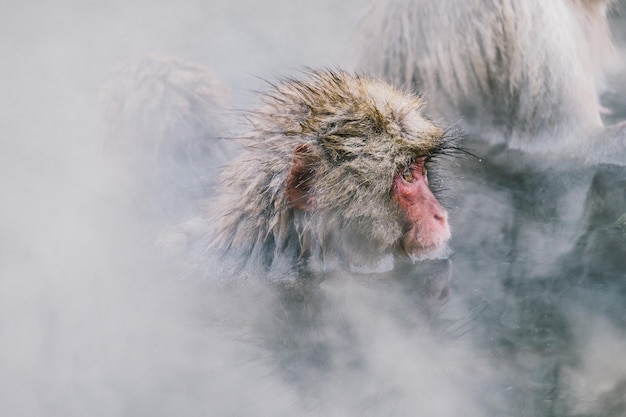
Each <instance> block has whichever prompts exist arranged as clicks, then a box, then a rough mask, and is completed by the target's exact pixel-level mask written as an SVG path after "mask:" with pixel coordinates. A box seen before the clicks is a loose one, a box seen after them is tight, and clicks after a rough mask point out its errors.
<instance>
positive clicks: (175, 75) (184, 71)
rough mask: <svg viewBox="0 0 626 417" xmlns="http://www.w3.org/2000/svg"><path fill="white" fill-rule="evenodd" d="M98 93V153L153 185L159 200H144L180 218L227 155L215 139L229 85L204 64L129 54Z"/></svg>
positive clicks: (223, 125) (224, 120)
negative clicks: (100, 144) (100, 142)
mask: <svg viewBox="0 0 626 417" xmlns="http://www.w3.org/2000/svg"><path fill="white" fill-rule="evenodd" d="M101 96H102V97H101V98H102V100H101V101H102V124H103V150H104V153H105V155H107V156H109V157H112V159H117V160H120V161H122V162H123V165H125V167H126V168H127V169H129V170H130V171H132V175H133V176H134V177H135V178H136V179H137V180H139V181H143V183H142V185H141V187H143V188H144V189H149V190H152V193H151V195H152V196H153V197H154V198H153V199H156V200H158V201H155V202H150V203H148V205H151V206H154V207H159V208H163V209H164V211H166V212H170V213H173V214H174V215H178V216H179V215H180V214H181V212H185V211H187V212H188V211H189V210H188V207H185V206H191V205H193V204H191V201H192V200H200V199H202V198H204V197H206V194H207V189H210V188H211V187H212V184H213V183H214V181H212V178H215V177H216V176H217V173H218V169H219V168H221V166H222V165H223V164H224V162H225V160H226V156H227V155H228V148H227V147H226V146H225V145H224V143H223V141H220V140H219V139H220V138H221V137H222V136H223V135H225V134H226V132H227V129H228V124H229V118H228V117H227V115H226V113H227V110H228V109H229V107H230V104H229V101H230V98H229V91H228V88H227V87H226V86H225V85H224V84H222V83H221V82H219V81H217V80H216V78H215V77H214V76H213V74H212V73H211V71H210V70H209V69H207V68H205V67H202V66H199V65H194V64H191V63H188V62H185V61H181V60H177V59H173V58H169V57H158V56H142V57H137V58H132V59H129V60H127V61H125V62H123V63H121V64H120V65H118V66H117V68H116V69H115V70H114V71H113V72H112V73H111V75H110V77H109V79H108V81H107V82H106V84H105V85H104V88H103V90H102V94H101ZM143 191H145V190H143ZM148 192H149V191H148Z"/></svg>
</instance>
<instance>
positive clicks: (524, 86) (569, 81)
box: [360, 0, 621, 153]
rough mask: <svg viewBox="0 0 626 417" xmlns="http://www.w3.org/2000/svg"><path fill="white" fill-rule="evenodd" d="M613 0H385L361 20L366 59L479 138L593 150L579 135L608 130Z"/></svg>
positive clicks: (521, 145) (375, 69) (527, 145)
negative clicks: (605, 112)
mask: <svg viewBox="0 0 626 417" xmlns="http://www.w3.org/2000/svg"><path fill="white" fill-rule="evenodd" d="M611 3H612V2H611V1H610V0H550V1H546V0H488V1H484V0H380V1H377V2H375V4H374V7H373V8H372V10H371V11H370V14H369V15H368V17H367V18H366V19H365V21H364V23H363V26H362V30H363V34H362V39H363V40H364V45H363V47H362V50H363V54H362V57H361V64H360V65H361V68H362V69H366V70H368V71H371V72H372V73H374V74H377V75H381V76H383V77H385V78H386V79H387V80H389V81H392V82H395V83H397V84H399V85H402V86H410V87H412V88H413V89H415V90H416V91H420V92H422V93H423V95H424V97H425V98H426V99H427V100H428V103H429V107H428V109H427V111H428V112H429V113H430V114H431V115H433V116H435V117H443V118H445V119H447V120H460V121H461V123H462V124H463V125H464V127H465V128H466V130H467V131H468V133H470V134H473V135H478V136H481V137H484V138H488V139H490V140H491V142H496V143H502V142H505V143H507V144H509V145H510V146H512V147H516V148H521V149H533V148H537V147H539V148H541V149H545V146H546V144H547V143H548V142H549V144H550V146H552V145H556V144H557V143H559V141H560V140H563V147H562V148H561V150H562V151H564V152H566V153H567V152H571V153H580V152H583V153H584V152H587V151H588V150H589V149H588V148H584V149H581V148H580V143H579V142H580V138H581V137H585V138H589V137H590V136H593V135H594V134H597V133H598V132H600V131H601V129H602V120H601V117H600V112H601V110H602V107H601V106H600V103H599V91H600V90H601V88H602V86H603V84H604V75H605V71H606V70H607V68H609V67H610V66H611V65H612V63H614V58H615V57H614V53H613V52H614V51H613V44H612V40H611V35H610V31H609V26H608V19H607V13H608V10H609V8H610V5H611ZM576 138H578V140H577V139H576ZM559 147H560V146H559ZM618 148H619V147H618ZM620 149H621V148H620Z"/></svg>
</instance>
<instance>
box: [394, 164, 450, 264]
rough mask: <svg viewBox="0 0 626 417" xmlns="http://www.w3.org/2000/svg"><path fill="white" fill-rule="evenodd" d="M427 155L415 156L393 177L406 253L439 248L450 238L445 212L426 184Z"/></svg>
mask: <svg viewBox="0 0 626 417" xmlns="http://www.w3.org/2000/svg"><path fill="white" fill-rule="evenodd" d="M425 163H426V157H420V158H417V159H415V160H414V161H413V162H411V163H410V164H409V166H408V167H406V168H405V169H404V170H402V171H401V172H400V173H398V175H396V177H395V178H394V180H393V186H392V189H391V195H392V198H393V200H394V201H395V202H396V203H397V204H398V205H399V206H400V208H401V209H402V212H403V213H404V216H405V220H406V222H407V225H406V231H405V234H404V236H403V237H402V240H401V241H400V245H401V247H402V249H403V250H404V252H405V253H406V254H407V255H408V256H412V257H420V256H423V255H426V254H429V253H431V252H434V251H436V250H438V249H442V248H443V247H444V246H445V243H446V242H447V241H448V239H450V226H449V225H448V213H447V212H446V210H445V209H444V208H443V207H442V206H441V204H440V203H439V201H437V198H435V195H434V194H433V193H432V191H431V190H430V188H429V187H428V177H427V176H426V167H425Z"/></svg>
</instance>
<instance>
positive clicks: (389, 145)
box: [220, 71, 458, 272]
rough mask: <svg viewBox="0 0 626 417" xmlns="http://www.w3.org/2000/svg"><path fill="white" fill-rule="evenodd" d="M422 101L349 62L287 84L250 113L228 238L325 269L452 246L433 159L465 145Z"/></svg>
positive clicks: (230, 173) (376, 266)
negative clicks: (432, 173) (352, 68)
mask: <svg viewBox="0 0 626 417" xmlns="http://www.w3.org/2000/svg"><path fill="white" fill-rule="evenodd" d="M423 105H424V104H423V101H422V100H421V98H419V97H417V96H415V95H411V94H407V93H405V92H403V91H400V90H398V89H396V88H395V87H393V86H390V85H388V84H385V83H382V82H380V81H377V80H374V79H370V78H367V77H363V76H357V75H350V74H347V73H344V72H332V71H322V72H313V73H312V74H311V76H310V78H309V79H308V80H304V81H295V80H288V81H287V82H286V83H284V84H283V85H280V86H277V87H276V91H275V92H274V93H273V94H272V95H268V96H267V97H266V107H264V108H263V109H262V110H261V111H259V112H257V113H253V114H252V115H251V119H252V122H253V126H254V128H253V129H252V131H251V132H250V134H249V136H248V137H246V138H245V139H246V142H245V143H246V149H248V150H249V152H248V153H246V154H245V155H244V156H243V157H242V158H241V159H240V160H239V161H236V162H235V163H233V164H232V165H231V168H232V169H231V170H227V171H226V174H227V179H228V182H227V183H226V189H228V190H229V191H230V195H231V196H232V200H230V202H228V203H225V204H222V205H223V206H225V207H229V209H228V212H227V215H226V216H225V219H226V222H225V223H224V226H223V227H222V231H221V232H222V236H224V243H222V246H225V247H233V246H235V245H239V246H240V247H241V248H242V252H245V253H253V254H255V253H263V254H265V255H267V256H266V257H265V258H266V259H268V261H267V264H268V265H275V264H277V261H276V260H277V259H278V258H281V259H285V258H288V259H287V260H286V261H285V262H283V264H289V263H292V264H293V263H299V264H306V265H308V266H309V268H310V269H315V270H322V271H328V270H331V269H332V268H334V265H337V264H338V263H339V264H341V265H343V266H344V267H346V266H347V267H349V269H350V270H358V271H366V270H367V271H372V272H376V271H380V270H381V269H385V268H394V263H395V260H396V259H397V258H404V259H407V258H408V259H411V260H421V259H426V258H435V257H441V255H442V251H443V249H444V248H445V244H446V242H447V241H448V239H449V238H450V228H449V226H448V220H447V217H448V216H447V213H446V211H445V209H444V208H443V207H442V206H441V204H439V202H438V201H437V199H436V198H435V196H434V195H433V193H432V192H431V190H430V188H429V185H428V177H427V173H426V164H427V162H428V161H430V160H431V159H433V158H434V157H435V156H437V155H441V154H446V153H448V151H449V150H455V149H458V148H456V147H455V146H454V142H455V140H456V136H455V135H454V133H455V130H454V129H444V128H442V127H440V126H438V124H437V123H435V122H433V121H432V120H430V119H429V118H428V117H427V116H425V115H424V114H423V112H422V108H423ZM433 163H434V162H433ZM242 174H245V175H242ZM220 243H221V242H220ZM294 258H295V260H294ZM303 260H304V262H303ZM281 262H282V261H281ZM312 264H315V265H316V267H315V268H313V267H311V265H312Z"/></svg>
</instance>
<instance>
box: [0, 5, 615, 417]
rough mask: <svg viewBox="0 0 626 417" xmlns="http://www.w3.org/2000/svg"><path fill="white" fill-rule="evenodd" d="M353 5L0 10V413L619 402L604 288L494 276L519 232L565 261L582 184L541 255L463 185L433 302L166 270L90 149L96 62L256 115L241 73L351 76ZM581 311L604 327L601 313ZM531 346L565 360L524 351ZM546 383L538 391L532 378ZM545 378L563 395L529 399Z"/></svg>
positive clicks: (368, 282) (173, 258) (358, 287)
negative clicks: (207, 87)
mask: <svg viewBox="0 0 626 417" xmlns="http://www.w3.org/2000/svg"><path fill="white" fill-rule="evenodd" d="M363 7H364V5H362V2H360V1H357V0H350V1H343V2H341V3H340V4H339V3H337V2H335V1H330V0H325V1H318V2H307V3H305V2H293V1H289V0H273V1H271V2H270V3H267V4H266V3H263V2H256V1H247V0H240V1H234V2H233V1H226V0H224V1H222V0H219V1H211V2H199V1H193V0H185V1H179V2H176V3H171V4H170V3H161V2H147V1H140V2H123V1H118V0H113V1H110V0H108V1H96V2H89V3H84V2H78V1H72V0H61V1H57V2H54V3H50V4H48V3H35V2H28V1H26V2H9V3H8V4H6V5H5V10H4V13H2V15H1V16H0V35H2V39H4V40H5V42H4V43H3V44H2V45H0V51H2V56H3V57H4V59H3V60H2V61H1V62H0V69H1V70H2V71H1V72H2V74H3V77H2V80H1V81H0V90H1V91H2V92H3V94H2V99H0V110H1V111H0V120H1V121H2V123H1V125H2V126H3V128H2V129H3V134H2V138H1V139H0V146H1V150H2V152H0V189H1V190H2V198H3V199H2V204H0V410H1V413H2V415H7V416H28V417H32V416H51V417H56V416H59V417H61V416H63V417H70V416H161V415H162V416H173V415H175V416H197V415H204V416H222V415H223V416H226V415H244V416H245V415H251V416H252V415H254V416H307V415H324V416H347V415H354V416H380V415H400V416H402V415H432V416H459V415H464V416H485V415H528V416H537V415H556V414H555V413H553V414H549V410H548V411H547V407H546V406H545V404H546V403H544V402H542V400H546V401H547V400H550V401H553V402H552V403H551V404H553V408H552V409H551V410H553V411H554V409H557V411H558V410H560V411H562V412H563V413H562V414H561V415H566V414H567V413H569V412H571V413H588V412H589V413H591V412H594V411H595V410H597V404H598V401H597V399H602V398H610V397H606V396H610V395H611V393H613V394H615V393H616V392H617V393H619V391H618V390H619V387H620V385H619V383H620V381H623V380H624V378H625V376H624V375H625V374H626V370H624V367H623V366H622V365H623V364H622V363H621V362H620V360H619V359H618V358H619V355H618V354H617V352H618V350H619V349H617V346H620V345H621V346H623V344H624V332H623V329H624V327H623V322H620V321H619V320H617V319H615V317H617V316H618V315H619V314H617V313H619V312H622V313H623V308H620V302H621V301H622V300H621V299H620V298H619V297H618V296H617V295H615V294H618V292H617V291H613V290H614V289H616V288H618V289H619V286H617V284H615V285H613V284H610V283H609V284H607V286H606V287H605V288H601V289H599V290H596V289H594V288H589V287H584V288H582V289H572V287H568V286H565V287H559V288H557V284H556V283H553V284H547V283H546V282H547V281H541V280H540V279H538V278H536V277H537V275H540V274H538V273H536V272H537V270H540V271H543V270H541V268H539V269H533V268H532V266H533V265H534V264H532V261H531V260H529V261H528V265H529V269H528V270H529V271H531V272H532V273H530V272H528V273H526V275H524V272H523V271H522V272H519V271H518V272H516V274H514V276H516V277H520V276H528V277H534V279H532V278H531V279H529V281H528V282H527V281H522V280H517V281H515V280H513V281H511V280H508V281H507V280H505V279H503V278H502V277H505V276H511V268H512V267H511V265H512V264H513V265H514V267H517V268H519V267H520V265H524V263H523V262H521V261H516V262H513V263H511V258H512V257H515V256H516V254H511V253H509V252H507V248H510V247H512V246H515V245H513V244H512V243H511V242H512V241H514V240H515V238H516V237H518V238H519V239H521V240H522V244H521V246H517V247H518V248H522V250H521V252H520V253H519V255H520V256H522V255H526V256H528V257H529V258H530V257H531V255H533V254H535V253H536V252H535V251H548V250H550V249H551V248H556V253H557V254H559V255H563V254H566V253H568V250H569V249H571V241H572V239H574V238H576V237H577V236H576V235H571V234H568V233H569V232H568V233H566V232H565V231H566V230H571V229H569V227H570V226H571V225H572V224H575V223H576V221H577V220H578V219H580V217H581V213H580V212H578V211H576V209H575V208H574V207H580V206H581V204H583V203H584V200H585V198H584V197H585V194H584V193H585V192H586V191H587V189H586V188H585V187H584V186H582V187H581V189H580V190H579V189H575V190H574V194H568V195H564V196H563V198H562V200H559V202H557V205H558V208H560V209H559V210H560V211H559V210H557V213H565V214H566V216H565V222H564V223H555V224H554V225H553V226H554V227H555V228H556V229H555V230H556V232H559V233H557V234H556V235H551V236H552V239H553V240H545V241H544V240H543V239H546V234H545V231H544V230H545V229H543V228H542V226H543V225H542V224H533V226H535V227H534V228H531V229H528V230H526V231H525V232H524V233H517V232H519V230H517V229H516V227H517V226H516V224H517V225H519V221H520V220H519V218H518V217H517V216H519V215H520V214H519V211H516V209H515V208H514V207H515V205H516V204H517V200H516V199H518V198H519V196H518V195H517V194H516V190H512V191H511V190H508V189H506V187H503V188H498V187H493V188H492V187H490V186H488V185H485V184H484V183H481V182H480V181H476V182H472V181H471V180H470V181H467V182H466V183H463V182H462V183H461V184H460V189H459V191H460V192H462V193H464V195H465V196H467V198H464V199H460V200H459V205H461V204H463V206H462V207H459V208H457V209H456V210H452V211H451V217H454V216H456V218H454V219H453V223H455V225H454V230H453V233H454V235H455V239H460V238H463V239H465V242H467V243H465V244H459V243H456V248H455V255H454V256H453V266H452V270H453V271H454V273H453V275H452V278H451V280H450V277H449V276H448V275H445V276H444V278H443V279H444V280H443V281H441V280H436V282H433V283H431V284H432V286H429V289H430V291H431V292H429V291H424V288H423V287H419V288H416V287H415V286H414V285H413V284H412V283H411V282H408V281H407V282H398V281H394V282H387V281H381V280H378V279H376V278H375V277H365V278H364V279H363V280H357V279H354V278H350V277H340V276H339V277H331V278H329V279H328V280H326V281H324V282H322V283H316V284H314V285H311V286H310V287H309V286H305V287H291V286H279V285H275V284H266V283H263V281H262V280H258V281H254V280H249V281H246V282H245V283H243V284H242V283H224V282H221V281H219V280H211V279H206V277H197V278H194V277H189V276H187V275H186V274H183V273H181V271H182V270H183V269H184V260H183V259H182V258H181V257H179V256H178V255H177V251H169V252H168V251H163V250H162V249H160V245H155V242H157V241H158V240H159V239H160V238H161V237H162V236H163V230H164V229H165V228H166V227H167V225H166V224H164V222H163V217H162V216H160V215H159V214H158V213H157V212H155V205H154V204H153V203H154V202H155V195H154V193H153V192H154V189H146V187H145V184H144V183H143V182H142V180H141V177H139V178H137V177H136V176H134V175H133V173H132V172H129V170H128V167H127V166H126V165H124V164H119V165H117V164H116V163H115V162H111V161H106V160H104V159H103V158H102V157H101V155H100V142H99V137H100V134H101V129H100V126H99V124H98V123H99V122H98V118H99V115H98V98H97V94H98V91H99V89H100V86H101V85H102V82H103V81H104V80H105V79H106V76H107V72H108V70H109V69H111V68H113V67H114V66H115V65H116V64H117V63H118V62H119V61H121V60H123V59H126V58H128V57H129V56H132V55H136V54H143V53H151V52H159V53H164V54H170V55H174V56H177V57H180V58H183V59H189V60H191V61H194V62H197V63H199V64H203V65H207V66H209V67H211V68H212V69H213V70H214V71H215V73H216V75H217V76H218V77H219V78H220V79H221V80H222V81H224V82H225V83H226V84H228V85H229V86H231V88H232V89H233V98H234V102H235V107H246V106H248V105H249V104H250V103H252V102H253V101H254V98H253V95H252V94H250V93H249V92H247V90H250V89H262V88H263V82H262V81H261V80H259V79H257V78H256V77H255V76H259V77H262V78H269V79H271V78H272V77H273V76H274V75H277V74H282V75H284V74H287V73H293V72H295V71H296V70H298V69H299V68H301V67H302V66H305V65H309V66H315V67H321V66H335V65H341V66H344V67H345V66H349V63H348V62H345V61H344V59H343V52H342V48H344V47H345V44H346V42H347V40H348V38H349V36H350V34H351V33H352V30H353V29H354V27H355V26H356V24H357V22H358V21H359V19H360V17H361V15H362V13H363ZM477 171H480V168H477ZM585 178H587V180H588V178H589V177H585ZM157 194H158V193H157ZM157 200H158V198H157ZM572 202H573V203H572ZM181 204H182V203H181ZM156 210H157V211H158V209H156ZM528 210H529V211H530V210H531V209H530V208H528ZM568 216H569V217H568ZM192 222H193V221H192ZM566 226H567V229H566ZM190 227H193V228H197V227H200V228H201V227H202V225H192V226H190ZM577 230H578V229H577ZM477 242H479V243H477ZM532 242H539V244H538V245H537V246H534V244H533V243H532ZM541 242H544V244H541ZM564 242H567V244H565V243H564ZM174 244H175V242H174ZM165 246H167V245H165ZM523 249H528V250H529V251H526V252H524V251H523ZM533 256H534V255H533ZM563 256H564V255H563ZM551 259H553V258H551ZM534 266H537V265H534ZM540 266H545V263H542V264H541V265H539V266H538V267H540ZM549 266H550V267H551V268H552V269H550V268H549V270H553V269H554V268H556V269H558V268H562V271H565V266H563V265H562V264H559V263H558V262H557V261H554V262H553V263H552V264H550V265H549ZM562 275H567V274H565V273H563V274H562ZM540 281H541V282H540ZM551 282H554V281H551ZM559 282H562V281H559ZM555 288H557V289H555ZM450 293H451V295H450V296H449V297H448V296H447V295H449V294H450ZM442 294H445V295H442ZM611 294H612V295H611ZM559 296H562V297H563V298H564V300H565V301H563V302H561V301H560V299H559ZM551 297H554V298H551ZM594 297H595V298H594ZM555 298H556V299H555ZM563 298H562V299H563ZM597 300H600V301H602V302H603V303H604V304H603V305H604V306H606V308H607V310H606V311H613V312H617V313H616V314H612V315H609V314H607V316H606V317H605V313H604V312H603V311H600V310H598V309H596V308H594V306H595V305H596V301H597ZM564 305H565V306H567V308H565V307H564ZM565 313H567V314H565ZM546 317H547V318H546ZM598 323H600V324H601V325H600V326H599V325H598ZM561 329H563V332H562V333H560V331H561ZM546 334H547V336H546ZM551 337H552V339H551ZM601 340H607V341H608V343H607V344H604V343H600V341H601ZM566 341H569V342H571V344H570V345H565V344H564V343H565V342H566ZM550 343H552V345H551V346H555V345H554V343H556V346H557V347H559V346H561V345H559V343H562V344H564V345H563V346H569V347H563V350H562V351H560V352H559V351H550V350H548V351H546V350H542V349H543V347H545V346H546V344H550ZM545 349H548V348H547V347H546V348H545ZM605 352H606V353H612V355H611V356H610V357H614V358H616V359H615V361H617V362H619V366H615V367H612V366H611V364H612V362H611V361H610V360H609V356H606V355H603V353H605ZM558 369H564V374H563V375H564V377H563V378H562V379H560V380H558V381H556V382H555V381H554V379H550V378H549V375H547V371H546V374H542V373H541V372H540V371H541V370H558ZM598 369H604V370H609V371H607V372H608V375H607V374H600V373H599V371H598ZM589 384H593V387H592V388H589V387H590V385H589ZM555 386H556V387H559V388H561V389H562V391H561V392H562V393H563V396H562V397H558V396H556V397H554V396H553V397H549V396H547V395H546V396H544V392H550V389H549V388H553V387H555ZM567 393H572V395H574V400H571V401H569V400H568V397H567V395H566V394H567ZM583 396H586V397H585V398H589V397H590V396H591V400H587V399H585V400H582V399H581V398H583ZM603 396H604V397H603ZM544 397H545V398H544ZM529 399H530V401H531V402H532V401H537V403H533V404H532V405H530V406H527V404H528V401H526V400H529ZM554 404H556V405H554ZM524 406H526V407H527V408H524ZM559 407H560V408H559ZM520 410H526V411H520Z"/></svg>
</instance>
